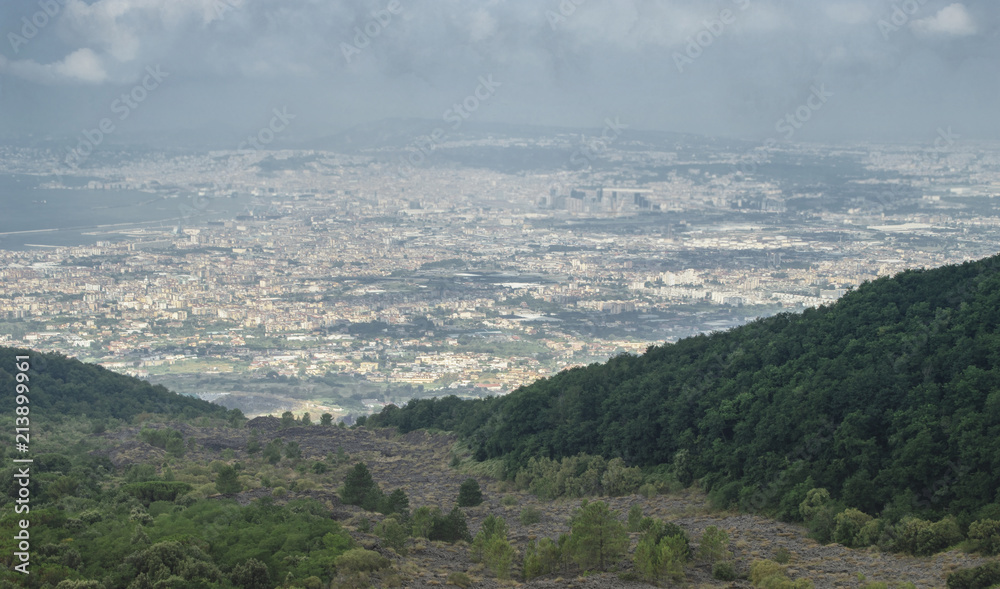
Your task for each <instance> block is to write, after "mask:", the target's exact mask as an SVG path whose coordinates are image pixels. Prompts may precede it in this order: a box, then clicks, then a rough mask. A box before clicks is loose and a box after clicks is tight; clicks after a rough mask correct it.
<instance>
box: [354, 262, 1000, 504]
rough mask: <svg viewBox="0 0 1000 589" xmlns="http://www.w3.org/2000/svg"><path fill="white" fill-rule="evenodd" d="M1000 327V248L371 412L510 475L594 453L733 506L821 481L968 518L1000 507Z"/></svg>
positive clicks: (797, 494) (850, 498)
mask: <svg viewBox="0 0 1000 589" xmlns="http://www.w3.org/2000/svg"><path fill="white" fill-rule="evenodd" d="M998 323H1000V256H998V257H992V258H988V259H985V260H981V261H978V262H970V263H966V264H963V265H960V266H949V267H944V268H939V269H934V270H914V271H907V272H904V273H901V274H899V275H897V276H895V277H892V278H882V279H879V280H877V281H874V282H871V283H866V284H864V285H862V286H861V287H860V288H858V289H857V290H854V291H851V292H849V293H848V294H847V295H845V296H844V297H843V298H842V299H841V300H839V301H837V302H836V303H835V304H833V305H830V306H826V307H821V308H819V309H810V310H807V311H805V312H804V313H802V314H795V315H793V314H782V315H778V316H775V317H771V318H768V319H762V320H758V321H755V322H753V323H751V324H748V325H745V326H743V327H740V328H737V329H733V330H731V331H727V332H723V333H715V334H712V335H707V336H698V337H694V338H690V339H686V340H683V341H680V342H678V343H676V344H672V345H665V346H661V347H654V348H650V349H649V350H648V351H647V352H646V353H645V354H643V355H642V356H639V357H634V356H619V357H617V358H614V359H612V360H610V361H609V362H607V363H606V364H603V365H592V366H589V367H587V368H578V369H574V370H569V371H566V372H564V373H561V374H559V375H557V376H554V377H552V378H550V379H547V380H542V381H539V382H536V383H534V384H532V385H530V386H527V387H523V388H522V389H519V390H518V391H515V392H514V393H511V394H510V395H508V396H506V397H503V398H494V399H489V400H485V401H459V400H457V399H454V398H450V399H440V400H434V401H416V402H411V403H410V404H408V405H407V406H406V407H405V408H402V409H397V408H392V407H390V408H389V409H388V410H386V411H383V412H382V413H381V414H379V415H375V416H372V417H371V418H369V420H368V424H369V425H395V426H398V427H400V428H401V429H402V430H404V431H409V430H411V429H415V428H419V427H435V428H440V429H448V430H454V431H456V432H458V433H460V434H461V435H462V436H463V437H464V438H465V439H466V440H467V441H468V443H469V444H470V447H471V448H472V449H473V450H474V451H475V455H476V457H477V459H480V460H483V459H488V458H502V459H503V460H504V461H505V463H506V465H507V466H508V468H509V469H515V468H517V467H521V466H524V465H525V464H526V463H527V461H528V460H529V459H530V458H531V457H533V456H548V457H552V458H558V457H563V456H569V455H573V454H576V453H579V452H586V453H592V454H602V455H604V456H606V457H616V456H618V457H622V458H624V459H625V460H626V461H627V462H629V463H631V464H636V465H641V466H652V465H658V464H666V463H669V464H671V465H672V467H671V468H672V470H673V471H674V473H675V474H676V475H677V477H678V478H680V479H681V480H682V481H683V482H690V481H692V480H695V479H700V480H701V481H702V484H703V485H705V486H706V487H707V488H708V489H710V490H711V491H712V493H713V495H714V496H715V497H716V498H717V499H718V500H719V501H720V502H722V503H727V504H728V503H739V504H740V505H742V506H743V507H745V508H752V509H759V508H771V509H774V510H776V511H777V512H778V513H779V514H780V515H783V516H786V517H795V516H796V514H797V507H798V504H799V502H801V501H802V499H803V498H804V496H805V493H806V491H808V489H810V488H812V487H825V488H827V489H829V490H830V492H831V493H832V494H833V496H834V497H835V498H839V499H840V500H842V501H843V502H844V503H846V504H847V505H849V506H853V507H858V508H860V509H862V510H864V511H867V512H869V513H878V512H881V511H882V510H883V509H884V508H886V507H887V506H892V511H895V512H899V513H908V512H914V511H917V512H924V513H927V514H943V513H945V512H951V513H957V514H966V515H970V514H972V513H974V512H976V511H977V510H980V509H982V508H984V507H985V506H987V505H989V504H991V503H994V504H995V503H1000V496H998V489H1000V335H998V333H997V325H998ZM990 509H991V510H998V511H1000V506H997V505H994V506H993V507H991V508H990Z"/></svg>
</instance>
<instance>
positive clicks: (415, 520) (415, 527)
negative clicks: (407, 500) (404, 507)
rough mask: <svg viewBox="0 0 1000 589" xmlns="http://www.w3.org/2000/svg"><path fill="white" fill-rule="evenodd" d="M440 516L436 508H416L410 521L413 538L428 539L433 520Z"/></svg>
mask: <svg viewBox="0 0 1000 589" xmlns="http://www.w3.org/2000/svg"><path fill="white" fill-rule="evenodd" d="M440 516H441V511H440V510H439V509H438V508H436V507H435V508H434V509H431V508H430V507H426V506H425V507H418V508H417V510H416V511H414V512H413V517H412V518H411V520H410V522H411V530H412V532H411V533H412V534H413V537H414V538H429V537H430V534H431V529H432V528H433V527H434V520H435V519H436V518H437V517H440Z"/></svg>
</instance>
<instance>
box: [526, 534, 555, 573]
mask: <svg viewBox="0 0 1000 589" xmlns="http://www.w3.org/2000/svg"><path fill="white" fill-rule="evenodd" d="M561 562H562V554H561V551H560V549H559V545H558V544H557V543H555V542H554V541H552V539H551V538H542V539H541V540H539V541H538V542H537V543H536V542H535V541H534V540H532V541H530V542H528V547H527V549H526V550H525V552H524V579H525V580H526V581H528V580H531V579H533V578H535V577H539V576H542V575H549V574H552V573H554V572H556V571H557V570H558V569H559V564H560V563H561Z"/></svg>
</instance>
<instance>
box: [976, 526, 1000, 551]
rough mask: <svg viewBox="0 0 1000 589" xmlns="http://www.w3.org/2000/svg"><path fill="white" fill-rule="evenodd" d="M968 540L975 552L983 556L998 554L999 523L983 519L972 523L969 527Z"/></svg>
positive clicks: (999, 540)
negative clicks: (970, 541) (973, 545)
mask: <svg viewBox="0 0 1000 589" xmlns="http://www.w3.org/2000/svg"><path fill="white" fill-rule="evenodd" d="M969 539H970V540H972V541H973V543H974V544H975V548H976V550H978V551H980V552H982V553H983V554H989V555H995V554H997V553H1000V521H997V520H995V519H984V520H980V521H977V522H973V523H972V525H970V526H969Z"/></svg>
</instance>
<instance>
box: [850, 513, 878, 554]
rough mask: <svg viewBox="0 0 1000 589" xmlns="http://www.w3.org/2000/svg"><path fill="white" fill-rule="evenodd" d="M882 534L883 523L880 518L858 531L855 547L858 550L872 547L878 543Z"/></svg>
mask: <svg viewBox="0 0 1000 589" xmlns="http://www.w3.org/2000/svg"><path fill="white" fill-rule="evenodd" d="M881 533H882V521H881V520H879V519H878V518H875V519H872V520H870V521H869V522H868V523H866V524H865V525H863V526H862V527H861V529H860V530H858V533H857V534H856V535H855V536H854V546H855V547H856V548H864V547H865V546H872V545H873V544H875V543H876V542H878V539H879V536H880V535H881Z"/></svg>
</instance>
